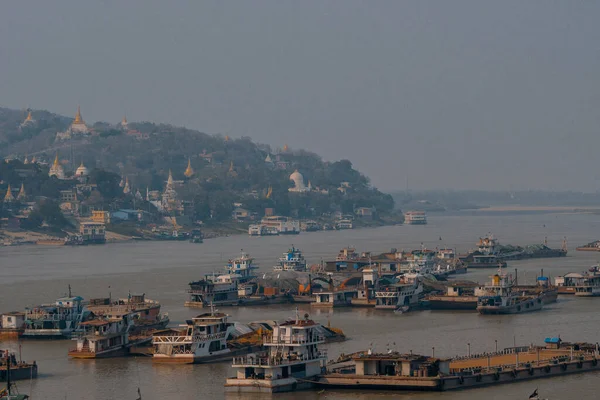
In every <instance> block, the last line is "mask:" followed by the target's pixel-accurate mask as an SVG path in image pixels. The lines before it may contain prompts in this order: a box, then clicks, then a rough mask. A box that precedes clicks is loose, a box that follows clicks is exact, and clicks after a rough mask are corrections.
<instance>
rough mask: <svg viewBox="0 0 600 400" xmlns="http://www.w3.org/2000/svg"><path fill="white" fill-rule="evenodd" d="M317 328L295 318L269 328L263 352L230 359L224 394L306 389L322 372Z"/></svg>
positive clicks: (323, 359)
mask: <svg viewBox="0 0 600 400" xmlns="http://www.w3.org/2000/svg"><path fill="white" fill-rule="evenodd" d="M318 325H319V324H318V323H316V322H314V321H312V320H310V319H309V318H308V314H305V316H304V319H300V318H299V317H298V316H296V319H295V320H292V321H288V322H285V323H282V324H280V325H277V326H274V327H273V333H272V335H270V336H267V337H266V338H265V341H264V346H265V347H266V348H267V350H266V351H262V352H257V353H252V354H246V355H243V356H240V357H234V359H233V369H234V370H235V376H233V377H231V378H228V379H227V380H226V383H225V391H226V392H237V393H245V392H251V393H276V392H289V391H294V390H300V389H308V388H310V387H312V386H313V384H312V382H311V381H310V380H311V379H313V378H315V377H316V376H317V375H319V374H321V373H322V372H323V371H324V368H325V365H326V363H327V353H326V352H325V351H324V350H319V349H318V346H319V345H320V344H322V343H324V342H325V339H324V338H323V336H321V335H319V334H318V332H317V330H316V327H317V326H318Z"/></svg>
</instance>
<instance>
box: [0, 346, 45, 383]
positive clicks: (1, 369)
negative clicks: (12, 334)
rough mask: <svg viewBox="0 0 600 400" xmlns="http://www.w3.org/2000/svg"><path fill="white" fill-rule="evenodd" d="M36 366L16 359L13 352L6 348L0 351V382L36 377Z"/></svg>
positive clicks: (34, 363) (33, 363)
mask: <svg viewBox="0 0 600 400" xmlns="http://www.w3.org/2000/svg"><path fill="white" fill-rule="evenodd" d="M37 374H38V366H37V363H36V362H35V361H34V362H32V363H28V362H24V361H20V360H17V357H16V355H15V353H11V352H9V351H8V350H5V351H0V382H8V381H9V380H10V381H17V380H25V379H34V378H37Z"/></svg>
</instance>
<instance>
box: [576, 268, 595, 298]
mask: <svg viewBox="0 0 600 400" xmlns="http://www.w3.org/2000/svg"><path fill="white" fill-rule="evenodd" d="M575 296H579V297H597V296H600V275H598V273H597V272H592V273H588V274H587V275H584V276H583V279H581V281H580V282H579V284H578V285H577V286H575Z"/></svg>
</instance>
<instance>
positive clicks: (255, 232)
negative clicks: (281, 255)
mask: <svg viewBox="0 0 600 400" xmlns="http://www.w3.org/2000/svg"><path fill="white" fill-rule="evenodd" d="M248 235H250V236H278V235H279V230H278V229H277V228H276V227H274V226H266V225H257V224H253V225H250V226H249V227H248Z"/></svg>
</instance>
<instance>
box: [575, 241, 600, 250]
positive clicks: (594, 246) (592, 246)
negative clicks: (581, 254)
mask: <svg viewBox="0 0 600 400" xmlns="http://www.w3.org/2000/svg"><path fill="white" fill-rule="evenodd" d="M575 250H577V251H600V240H596V241H594V242H591V243H588V244H586V245H583V246H579V247H577V248H576V249H575Z"/></svg>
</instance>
